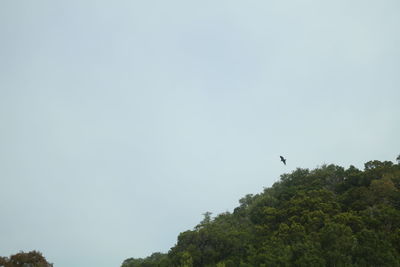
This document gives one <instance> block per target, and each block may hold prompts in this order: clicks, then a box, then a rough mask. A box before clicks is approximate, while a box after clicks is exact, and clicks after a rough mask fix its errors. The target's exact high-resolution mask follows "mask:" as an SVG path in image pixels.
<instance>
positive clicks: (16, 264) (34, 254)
mask: <svg viewBox="0 0 400 267" xmlns="http://www.w3.org/2000/svg"><path fill="white" fill-rule="evenodd" d="M0 266H4V267H52V266H53V264H52V263H49V262H47V260H46V258H45V257H44V256H43V255H42V253H40V252H38V251H35V250H34V251H31V252H23V251H21V252H19V253H17V254H14V255H11V256H10V258H4V257H1V258H0Z"/></svg>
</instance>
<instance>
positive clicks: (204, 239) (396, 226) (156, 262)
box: [122, 160, 400, 267]
mask: <svg viewBox="0 0 400 267" xmlns="http://www.w3.org/2000/svg"><path fill="white" fill-rule="evenodd" d="M399 163H400V162H399ZM399 163H398V164H394V163H392V162H390V161H383V162H381V161H377V160H374V161H370V162H367V163H366V164H365V168H364V170H359V169H357V168H355V167H354V166H350V167H349V168H347V169H345V168H343V167H340V166H337V165H323V166H321V167H319V168H316V169H314V170H309V169H300V168H299V169H296V170H295V171H293V172H292V173H290V174H283V175H281V179H280V181H279V182H277V183H275V184H274V185H273V186H272V187H270V188H266V189H264V191H263V192H262V193H259V194H256V195H246V196H245V197H244V198H242V199H240V200H239V203H240V205H239V206H238V207H237V208H235V209H234V211H233V212H232V213H230V212H226V213H223V214H219V215H217V216H216V217H214V218H212V217H211V213H209V212H207V213H205V214H204V216H205V217H204V220H203V221H202V222H201V223H200V224H199V225H197V226H196V227H194V229H193V230H188V231H185V232H182V233H180V234H179V236H178V238H177V243H176V245H175V246H174V247H172V248H171V249H170V250H169V252H168V253H154V254H152V255H151V256H149V257H147V258H144V259H134V258H130V259H126V260H125V261H124V262H123V263H122V267H155V266H158V267H163V266H176V267H203V266H217V267H234V266H235V267H236V266H239V267H250V266H260V267H263V266H400V165H399Z"/></svg>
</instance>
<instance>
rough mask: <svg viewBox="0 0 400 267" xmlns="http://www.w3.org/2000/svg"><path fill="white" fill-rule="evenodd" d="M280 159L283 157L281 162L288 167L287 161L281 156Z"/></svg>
mask: <svg viewBox="0 0 400 267" xmlns="http://www.w3.org/2000/svg"><path fill="white" fill-rule="evenodd" d="M279 157H281V161H282V162H283V164H285V165H286V159H285V158H284V157H282V156H279Z"/></svg>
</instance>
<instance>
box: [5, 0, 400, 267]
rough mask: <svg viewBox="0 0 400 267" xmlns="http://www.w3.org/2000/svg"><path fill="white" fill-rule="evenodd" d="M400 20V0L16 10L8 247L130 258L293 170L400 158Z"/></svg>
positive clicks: (70, 257)
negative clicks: (281, 159)
mask: <svg viewBox="0 0 400 267" xmlns="http://www.w3.org/2000/svg"><path fill="white" fill-rule="evenodd" d="M399 14H400V2H399V1H398V0H381V1H366V0H355V1H352V0H350V1H349V0H335V1H320V0H318V1H317V0H315V1H312V0H297V1H294V0H293V1H282V0H275V1H261V0H260V1H256V0H254V1H234V0H229V1H228V0H220V1H215V0H212V1H211V0H205V1H187V0H182V1H176V0H170V1H155V0H154V1H128V0H126V1H104V0H96V1H82V0H68V1H54V0H48V1H45V0H43V1H41V0H38V1H27V0H26V1H22V0H3V1H1V2H0V38H1V39H0V214H1V219H0V252H1V255H2V256H7V255H10V254H13V253H16V252H18V251H19V250H24V251H29V250H33V249H35V250H39V251H41V252H42V253H43V254H44V255H45V256H46V257H47V259H48V260H49V261H51V262H54V263H55V266H57V267H71V266H73V267H88V266H96V267H110V266H119V265H120V263H121V262H122V261H123V260H124V259H126V258H128V257H144V256H148V255H150V254H151V253H152V252H155V251H162V252H167V251H168V249H169V248H170V247H172V246H173V245H174V243H175V241H176V237H177V235H178V234H179V233H180V232H182V231H185V230H188V229H192V228H193V227H194V226H195V225H196V224H197V223H198V222H199V221H200V220H201V219H202V213H204V212H206V211H211V212H213V213H214V214H218V213H221V212H225V211H232V210H233V208H234V207H236V206H237V204H238V200H239V199H240V198H241V197H243V196H244V195H246V194H248V193H258V192H260V191H262V189H263V187H269V186H271V185H272V183H273V182H275V181H277V180H278V179H279V176H280V174H282V173H284V172H290V171H292V170H294V169H295V168H296V167H303V168H315V167H317V166H319V165H322V164H324V163H335V164H338V165H342V166H345V167H348V166H349V165H351V164H353V165H355V166H357V167H359V168H362V167H363V163H364V162H366V161H368V160H372V159H378V160H392V161H394V159H395V158H396V156H397V155H398V154H399V153H400V150H399V149H400V138H399V136H400V116H399V115H400V104H399V100H400V73H399V71H400V49H399V47H400V30H399V29H400V16H399ZM279 155H284V156H285V157H286V158H287V164H288V165H287V166H284V165H283V164H282V163H281V162H279Z"/></svg>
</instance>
